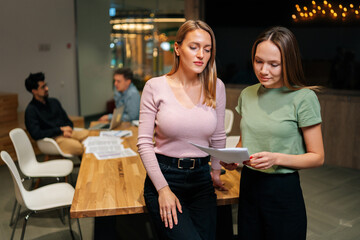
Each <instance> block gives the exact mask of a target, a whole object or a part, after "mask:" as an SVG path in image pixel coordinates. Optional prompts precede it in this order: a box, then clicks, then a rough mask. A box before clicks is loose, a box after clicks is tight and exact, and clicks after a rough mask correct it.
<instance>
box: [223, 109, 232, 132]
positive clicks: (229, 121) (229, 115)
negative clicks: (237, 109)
mask: <svg viewBox="0 0 360 240" xmlns="http://www.w3.org/2000/svg"><path fill="white" fill-rule="evenodd" d="M233 123H234V113H233V111H231V110H230V109H225V133H226V134H229V133H230V132H231V129H232V127H233Z"/></svg>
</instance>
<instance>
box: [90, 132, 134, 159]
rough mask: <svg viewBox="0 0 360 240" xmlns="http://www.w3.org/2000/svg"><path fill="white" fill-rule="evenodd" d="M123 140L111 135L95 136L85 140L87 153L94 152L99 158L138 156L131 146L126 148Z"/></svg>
mask: <svg viewBox="0 0 360 240" xmlns="http://www.w3.org/2000/svg"><path fill="white" fill-rule="evenodd" d="M122 142H123V140H122V139H121V138H118V137H111V136H93V137H88V138H87V139H85V140H84V141H83V144H84V147H85V148H86V151H85V153H92V154H94V155H95V157H96V158H97V159H99V160H103V159H110V158H121V157H131V156H136V153H135V152H134V151H133V150H132V149H131V148H124V146H123V145H122V144H121V143H122Z"/></svg>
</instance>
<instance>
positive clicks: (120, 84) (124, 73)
mask: <svg viewBox="0 0 360 240" xmlns="http://www.w3.org/2000/svg"><path fill="white" fill-rule="evenodd" d="M113 78H114V87H115V89H114V100H115V106H116V108H119V107H121V106H125V108H124V113H123V115H122V118H121V120H122V121H124V122H131V121H132V120H139V112H140V93H139V91H138V90H137V88H136V87H135V85H134V84H133V83H132V79H133V72H132V71H131V70H130V69H129V68H119V69H117V70H115V72H114V75H113ZM111 119H112V114H111V113H110V114H106V115H103V116H102V117H101V118H99V121H109V120H111Z"/></svg>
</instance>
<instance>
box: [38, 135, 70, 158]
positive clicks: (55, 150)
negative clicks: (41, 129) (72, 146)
mask: <svg viewBox="0 0 360 240" xmlns="http://www.w3.org/2000/svg"><path fill="white" fill-rule="evenodd" d="M36 143H37V146H38V148H39V149H40V151H41V152H42V153H43V154H46V155H60V156H63V157H65V158H73V157H74V155H72V154H69V153H64V152H63V151H62V150H61V149H60V147H59V145H58V144H57V142H56V141H55V140H54V139H52V138H43V139H40V140H37V141H36Z"/></svg>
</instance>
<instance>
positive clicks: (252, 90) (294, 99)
mask: <svg viewBox="0 0 360 240" xmlns="http://www.w3.org/2000/svg"><path fill="white" fill-rule="evenodd" d="M235 109H236V111H237V112H238V113H239V114H240V116H241V122H240V129H241V140H242V145H243V147H246V148H248V151H249V153H250V154H254V153H257V152H263V151H267V152H277V153H285V154H293V155H298V154H304V153H306V146H305V142H304V139H303V135H302V131H301V128H302V127H307V126H312V125H315V124H318V123H321V114H320V104H319V101H318V99H317V96H316V94H315V93H314V91H312V90H310V89H306V88H304V89H300V90H296V91H293V90H289V89H288V88H287V87H281V88H265V87H263V86H262V85H261V84H260V83H258V84H255V85H252V86H250V87H247V88H245V89H244V90H243V91H242V92H241V94H240V97H239V102H238V106H237V107H236V108H235ZM259 171H262V172H266V173H291V172H294V171H296V170H294V169H290V168H286V167H282V166H273V167H271V168H269V169H266V170H259Z"/></svg>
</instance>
